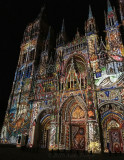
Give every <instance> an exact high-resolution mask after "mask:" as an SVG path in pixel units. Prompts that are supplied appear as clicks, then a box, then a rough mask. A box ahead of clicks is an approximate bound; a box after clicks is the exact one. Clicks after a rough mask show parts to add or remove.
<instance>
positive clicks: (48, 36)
mask: <svg viewBox="0 0 124 160" xmlns="http://www.w3.org/2000/svg"><path fill="white" fill-rule="evenodd" d="M50 31H51V26H50V27H49V31H48V35H47V39H46V40H50Z"/></svg>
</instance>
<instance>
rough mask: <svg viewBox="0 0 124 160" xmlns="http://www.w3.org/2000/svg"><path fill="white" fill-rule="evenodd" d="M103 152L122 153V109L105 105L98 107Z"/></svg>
mask: <svg viewBox="0 0 124 160" xmlns="http://www.w3.org/2000/svg"><path fill="white" fill-rule="evenodd" d="M100 117H101V125H102V133H103V144H104V151H105V152H106V151H107V152H108V151H111V152H113V153H114V152H120V151H122V152H123V137H122V124H123V107H122V106H120V105H118V104H116V103H107V104H105V105H103V106H101V107H100Z"/></svg>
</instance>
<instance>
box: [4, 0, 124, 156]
mask: <svg viewBox="0 0 124 160" xmlns="http://www.w3.org/2000/svg"><path fill="white" fill-rule="evenodd" d="M123 9H124V7H123V4H122V3H121V1H120V14H121V15H120V17H121V20H122V24H121V26H122V25H123V23H124V20H123V19H124V17H123V11H122V10H123ZM105 32H106V38H105V41H106V43H104V41H103V40H102V38H99V36H98V34H97V30H96V24H95V18H94V16H93V14H92V10H91V7H89V16H88V20H87V21H86V23H85V35H84V36H80V33H79V31H78V30H77V33H76V35H75V38H74V39H73V41H71V42H67V40H66V32H65V26H64V20H63V23H62V28H61V31H60V33H59V35H58V36H57V38H56V42H55V43H56V44H55V46H56V47H53V46H54V38H53V29H52V27H49V26H48V25H47V21H46V17H45V8H44V7H43V8H42V9H41V11H40V14H39V15H38V17H37V18H36V19H35V20H34V22H33V23H31V24H29V25H28V26H27V27H26V29H25V31H24V36H23V41H22V43H21V46H20V56H19V61H18V66H17V69H16V73H15V78H14V82H13V86H12V91H11V94H10V97H9V101H8V107H7V111H6V115H5V120H4V124H3V128H2V131H1V142H2V143H12V144H16V145H17V147H20V146H23V145H26V146H28V147H40V148H48V149H49V150H51V149H53V150H56V149H60V150H63V149H65V150H71V149H73V150H82V151H84V150H85V151H88V152H90V151H91V150H92V152H93V153H100V152H109V151H111V152H120V151H121V152H124V46H123V43H122V39H123V38H122V37H121V32H120V24H119V23H118V19H117V16H116V12H115V9H114V7H112V6H111V4H110V2H109V0H108V2H107V12H106V13H105Z"/></svg>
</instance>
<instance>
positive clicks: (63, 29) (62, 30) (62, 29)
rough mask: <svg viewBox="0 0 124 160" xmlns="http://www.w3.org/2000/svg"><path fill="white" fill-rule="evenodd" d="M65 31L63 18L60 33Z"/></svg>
mask: <svg viewBox="0 0 124 160" xmlns="http://www.w3.org/2000/svg"><path fill="white" fill-rule="evenodd" d="M64 31H65V23H64V19H63V21H62V28H61V33H63V32H64Z"/></svg>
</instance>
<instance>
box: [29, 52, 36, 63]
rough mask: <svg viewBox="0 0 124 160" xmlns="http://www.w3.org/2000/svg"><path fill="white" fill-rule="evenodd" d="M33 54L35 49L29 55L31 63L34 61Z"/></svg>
mask: <svg viewBox="0 0 124 160" xmlns="http://www.w3.org/2000/svg"><path fill="white" fill-rule="evenodd" d="M34 53H35V49H33V50H32V51H31V52H30V54H29V61H32V60H33V59H34Z"/></svg>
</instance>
